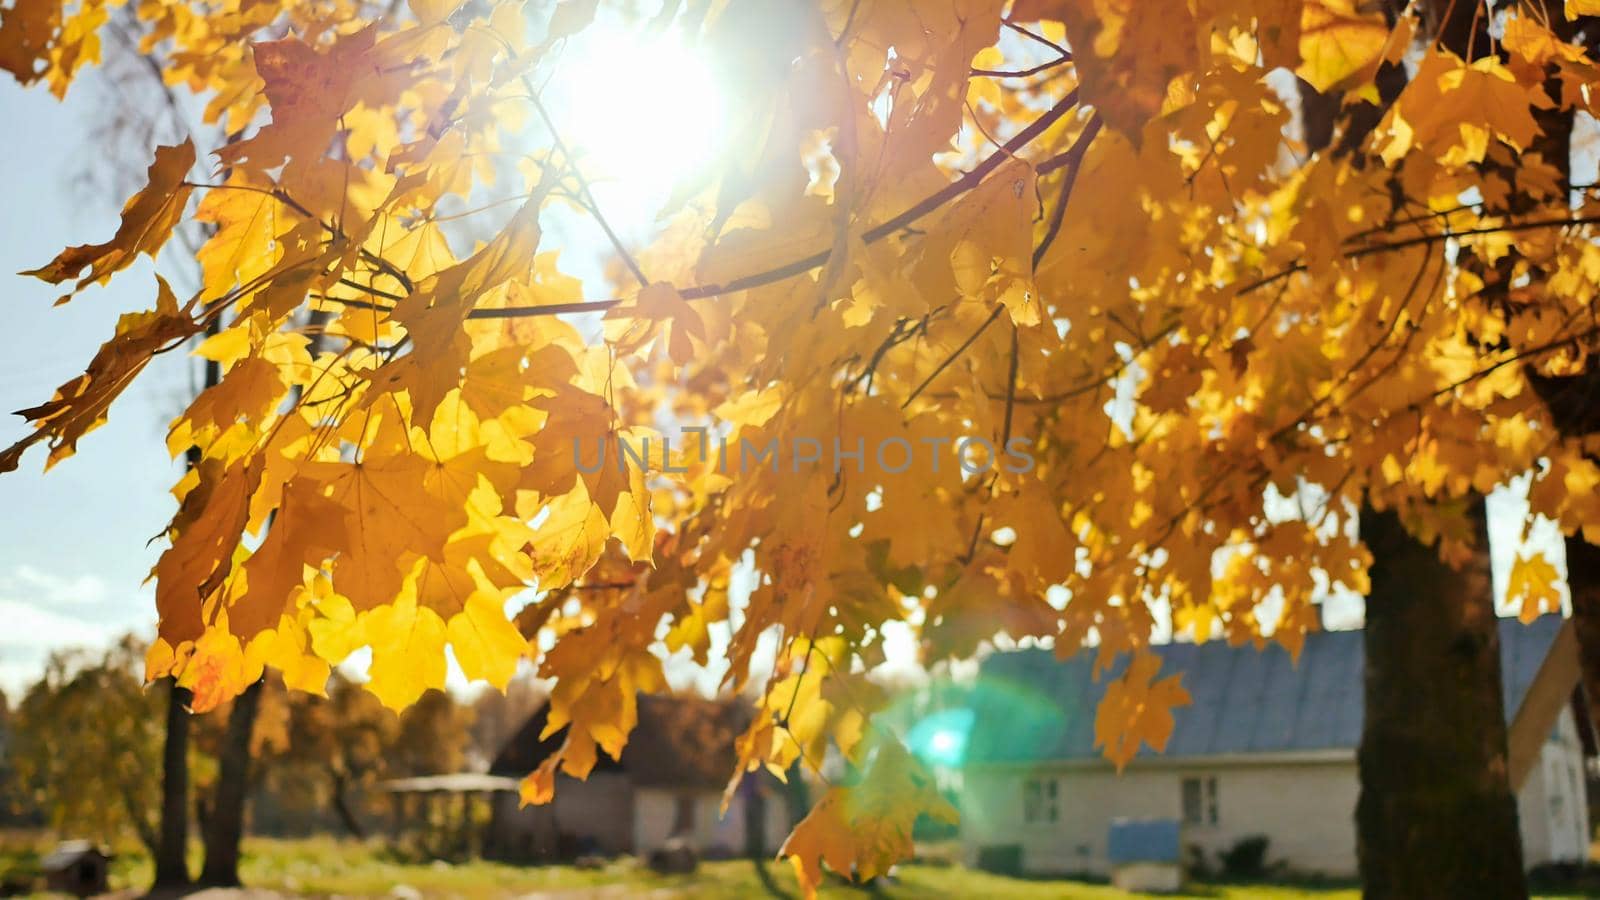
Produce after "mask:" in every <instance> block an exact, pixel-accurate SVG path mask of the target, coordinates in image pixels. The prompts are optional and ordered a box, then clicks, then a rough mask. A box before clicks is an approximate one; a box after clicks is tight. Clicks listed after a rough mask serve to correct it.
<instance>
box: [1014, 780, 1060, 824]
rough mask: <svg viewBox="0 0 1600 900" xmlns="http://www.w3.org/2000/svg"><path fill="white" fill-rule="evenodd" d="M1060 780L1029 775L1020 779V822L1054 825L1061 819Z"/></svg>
mask: <svg viewBox="0 0 1600 900" xmlns="http://www.w3.org/2000/svg"><path fill="white" fill-rule="evenodd" d="M1059 782H1060V780H1059V779H1057V778H1054V777H1043V776H1038V777H1031V778H1024V779H1023V780H1022V823H1023V824H1024V825H1054V824H1055V823H1057V822H1060V821H1061V787H1060V783H1059Z"/></svg>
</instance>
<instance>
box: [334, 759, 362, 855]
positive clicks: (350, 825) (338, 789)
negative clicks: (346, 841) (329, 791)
mask: <svg viewBox="0 0 1600 900" xmlns="http://www.w3.org/2000/svg"><path fill="white" fill-rule="evenodd" d="M333 811H334V812H336V813H338V814H339V822H340V824H342V825H344V827H345V830H346V831H349V832H350V836H351V837H354V838H356V839H358V840H364V839H365V838H366V836H367V829H365V828H363V827H362V826H361V820H360V819H359V818H357V817H356V812H355V810H354V809H351V808H350V782H349V779H348V778H346V777H345V776H343V775H339V774H335V775H334V776H333Z"/></svg>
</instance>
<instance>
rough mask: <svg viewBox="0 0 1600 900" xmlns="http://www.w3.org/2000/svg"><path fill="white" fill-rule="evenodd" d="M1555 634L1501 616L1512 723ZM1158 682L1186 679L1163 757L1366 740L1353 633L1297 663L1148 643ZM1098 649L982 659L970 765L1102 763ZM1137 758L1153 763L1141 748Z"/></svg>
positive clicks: (1546, 622) (1218, 647)
mask: <svg viewBox="0 0 1600 900" xmlns="http://www.w3.org/2000/svg"><path fill="white" fill-rule="evenodd" d="M1560 627H1561V616H1559V615H1556V614H1551V615H1546V616H1541V617H1540V618H1538V619H1536V620H1535V621H1533V622H1532V623H1530V624H1527V625H1523V624H1521V623H1520V622H1518V621H1517V620H1515V619H1502V620H1500V653H1501V660H1502V665H1501V673H1500V675H1501V679H1502V684H1501V686H1502V688H1503V690H1504V692H1505V698H1506V717H1507V719H1508V720H1509V719H1510V718H1511V716H1512V715H1513V714H1514V713H1515V711H1516V709H1517V707H1518V706H1519V705H1520V704H1521V702H1522V697H1523V695H1524V694H1526V693H1527V690H1528V686H1529V685H1530V684H1531V683H1532V682H1533V677H1534V674H1535V673H1536V672H1538V670H1539V664H1540V663H1541V662H1542V661H1543V660H1544V657H1545V652H1546V651H1547V650H1548V649H1549V647H1550V644H1551V642H1552V641H1553V640H1554V639H1555V635H1556V632H1557V630H1559V629H1560ZM1154 649H1155V652H1156V653H1157V654H1159V655H1160V656H1161V657H1162V660H1163V664H1162V667H1161V673H1160V677H1165V676H1167V675H1171V674H1175V673H1179V672H1181V673H1183V686H1184V687H1185V688H1186V689H1188V691H1189V695H1190V697H1191V698H1192V699H1193V703H1191V704H1190V705H1189V706H1184V707H1179V708H1178V709H1176V710H1174V711H1173V718H1174V727H1173V732H1172V739H1171V740H1170V741H1169V742H1168V743H1167V748H1166V751H1165V752H1164V753H1162V754H1160V755H1161V756H1163V757H1185V756H1212V755H1217V754H1225V753H1226V754H1239V753H1267V752H1283V751H1297V750H1329V749H1352V750H1353V749H1354V748H1355V747H1356V746H1357V744H1359V743H1360V740H1361V718H1362V714H1361V713H1362V705H1363V703H1362V683H1361V677H1362V665H1363V662H1364V659H1365V652H1364V649H1363V647H1362V641H1361V632H1360V631H1319V632H1314V633H1312V634H1309V635H1307V636H1306V642H1305V647H1304V648H1303V649H1302V650H1301V652H1300V660H1299V663H1298V665H1296V664H1295V663H1294V662H1292V661H1291V660H1290V658H1289V654H1288V652H1287V651H1285V650H1284V649H1283V648H1282V647H1279V646H1278V645H1276V644H1271V645H1268V646H1267V647H1266V648H1265V649H1262V650H1259V651H1258V650H1256V649H1255V648H1254V647H1253V646H1250V645H1248V644H1247V645H1244V646H1241V647H1230V646H1228V644H1227V643H1226V642H1225V641H1209V642H1207V643H1205V644H1192V643H1174V644H1166V645H1163V646H1159V647H1156V648H1154ZM1094 655H1095V651H1093V650H1084V651H1082V652H1080V653H1078V654H1077V655H1076V656H1073V657H1072V658H1070V659H1068V660H1065V661H1060V660H1057V659H1056V658H1055V654H1054V653H1052V652H1051V651H1048V650H1022V651H1016V652H1009V653H996V654H994V655H992V656H990V657H989V658H988V659H986V660H984V662H983V666H982V669H981V673H980V675H979V680H978V687H977V689H976V690H975V691H974V701H973V702H974V705H975V708H976V716H975V720H974V723H973V730H972V736H971V738H970V740H969V742H968V751H967V760H968V762H969V763H973V762H976V763H994V762H1037V761H1041V760H1059V759H1086V758H1094V757H1098V756H1100V752H1099V751H1098V750H1096V749H1095V748H1094V711H1095V706H1096V704H1098V703H1099V701H1100V698H1101V697H1102V696H1104V694H1105V689H1106V685H1107V684H1108V683H1109V682H1110V681H1111V680H1112V679H1113V678H1115V677H1117V676H1119V675H1120V674H1121V672H1122V669H1123V667H1124V666H1125V665H1126V664H1127V663H1126V660H1121V661H1119V662H1118V663H1117V664H1116V665H1115V666H1113V667H1112V668H1111V670H1110V671H1108V672H1103V673H1101V677H1100V680H1099V681H1098V682H1097V681H1095V679H1094V678H1093V676H1092V673H1093V666H1094ZM1140 755H1141V756H1154V755H1156V754H1155V753H1153V751H1150V750H1149V749H1148V748H1146V749H1141V750H1140Z"/></svg>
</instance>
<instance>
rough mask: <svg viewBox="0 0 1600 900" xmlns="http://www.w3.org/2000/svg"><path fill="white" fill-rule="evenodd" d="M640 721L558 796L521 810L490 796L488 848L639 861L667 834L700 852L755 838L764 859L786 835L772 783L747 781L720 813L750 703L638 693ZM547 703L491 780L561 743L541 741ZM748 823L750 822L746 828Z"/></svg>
mask: <svg viewBox="0 0 1600 900" xmlns="http://www.w3.org/2000/svg"><path fill="white" fill-rule="evenodd" d="M638 702H639V721H638V725H637V726H636V727H635V728H634V730H633V733H632V734H631V735H630V736H629V738H628V745H627V746H626V747H625V748H623V752H622V758H621V759H620V760H613V759H612V758H610V757H609V756H607V755H606V754H605V752H604V751H601V752H600V759H599V762H598V763H597V764H596V765H595V767H594V771H593V772H592V773H591V774H590V775H589V778H588V779H587V780H585V781H579V780H578V779H576V778H572V777H570V776H567V775H558V776H557V777H556V791H555V799H554V800H553V801H551V802H550V803H549V804H546V805H544V806H520V805H519V803H518V798H517V797H516V795H514V794H509V793H502V794H498V795H496V799H495V807H494V811H493V818H492V821H491V823H490V827H489V833H488V838H487V845H488V846H487V847H486V850H487V852H488V853H489V854H490V855H493V856H498V857H501V858H507V859H522V860H540V859H556V858H570V857H572V856H576V855H580V854H590V853H593V854H602V855H614V854H619V853H632V854H635V855H638V856H646V855H648V854H649V853H650V852H651V851H652V850H656V849H659V848H661V847H662V846H663V845H665V844H666V842H667V840H668V838H673V837H678V838H680V839H683V840H687V841H688V842H689V843H690V844H692V845H693V846H694V847H695V848H696V849H697V850H698V851H699V852H700V853H701V854H702V855H705V856H710V857H717V856H734V855H739V854H742V853H744V852H746V851H747V850H748V849H749V848H750V845H751V839H752V838H753V837H755V836H756V835H757V832H756V830H755V828H754V822H753V821H751V820H752V818H753V817H754V818H758V819H759V820H760V821H761V830H760V832H759V836H760V840H761V842H762V845H763V848H764V850H765V852H766V853H767V854H772V853H776V852H777V848H778V847H780V846H782V844H783V840H784V838H785V837H787V836H788V833H789V827H790V824H791V814H790V810H789V808H788V803H787V802H786V801H787V798H786V797H785V795H784V793H783V792H782V791H781V790H778V789H777V787H778V782H777V781H776V780H775V779H773V778H771V777H770V776H766V775H764V774H761V775H750V776H746V780H745V782H744V783H743V784H742V785H741V789H740V790H739V792H738V794H737V795H736V796H735V798H734V800H733V802H731V803H729V805H728V811H727V813H726V814H724V813H723V812H722V809H721V807H722V792H723V788H724V787H725V786H726V785H727V783H728V776H729V774H730V773H731V772H733V771H734V767H735V761H734V750H733V745H734V739H735V738H736V737H737V736H738V735H739V733H740V732H741V731H743V730H744V726H745V724H746V723H747V722H748V721H749V715H750V712H749V707H748V704H739V703H734V702H719V701H713V700H705V699H702V698H699V697H686V696H685V697H672V696H653V695H648V694H641V695H640V696H639V701H638ZM548 715H549V707H548V706H545V707H542V708H540V709H539V710H538V711H537V712H535V713H534V714H533V715H532V716H531V717H530V718H529V719H528V721H527V723H525V724H524V725H523V726H522V728H521V729H520V730H519V731H518V732H517V733H516V734H515V735H513V736H512V738H511V739H510V740H509V741H507V742H506V745H505V747H504V748H503V749H502V750H501V752H500V754H499V756H497V757H496V758H495V760H494V762H493V763H492V765H491V766H490V772H491V773H493V774H494V775H504V776H511V777H515V778H521V777H523V776H525V775H527V774H528V773H529V772H532V771H533V770H534V769H535V768H537V767H538V765H539V763H541V762H543V761H544V759H545V758H546V757H548V756H549V755H550V754H552V753H554V752H555V751H556V749H557V748H559V747H560V746H561V742H562V740H563V739H564V738H565V736H566V735H565V732H564V731H559V732H557V733H555V734H553V735H550V736H549V737H547V738H543V739H541V735H542V734H543V732H544V728H545V723H546V722H547V721H548ZM747 822H750V825H749V827H747Z"/></svg>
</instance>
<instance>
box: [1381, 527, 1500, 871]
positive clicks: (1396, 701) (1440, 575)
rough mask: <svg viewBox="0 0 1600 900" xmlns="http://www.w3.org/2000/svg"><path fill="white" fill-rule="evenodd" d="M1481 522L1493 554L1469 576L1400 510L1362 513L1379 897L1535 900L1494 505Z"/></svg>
mask: <svg viewBox="0 0 1600 900" xmlns="http://www.w3.org/2000/svg"><path fill="white" fill-rule="evenodd" d="M1471 515H1472V518H1473V520H1474V522H1475V523H1476V531H1477V537H1478V543H1477V546H1478V548H1479V552H1478V553H1477V554H1476V555H1475V556H1474V558H1473V560H1472V562H1471V563H1470V564H1469V565H1467V566H1466V567H1464V568H1463V569H1461V570H1456V569H1453V568H1451V567H1450V566H1448V565H1446V564H1445V563H1443V562H1442V561H1440V559H1439V556H1438V553H1437V552H1436V551H1435V550H1434V549H1433V548H1431V547H1427V546H1424V545H1422V544H1421V543H1419V542H1417V541H1416V539H1414V538H1413V537H1412V536H1411V535H1410V534H1409V533H1408V532H1407V531H1406V530H1405V527H1404V526H1403V525H1402V524H1401V522H1400V518H1399V516H1397V515H1396V514H1394V513H1392V512H1381V513H1380V512H1373V511H1371V510H1367V511H1364V512H1363V513H1362V516H1361V536H1362V538H1363V539H1364V540H1365V541H1366V543H1367V546H1368V547H1369V548H1370V549H1371V551H1372V556H1373V564H1372V570H1371V576H1372V595H1371V597H1370V598H1369V599H1368V601H1367V622H1366V629H1365V632H1364V635H1363V643H1364V645H1365V647H1366V675H1365V695H1366V716H1365V720H1364V724H1363V727H1362V732H1361V748H1360V752H1359V756H1358V763H1359V766H1360V771H1361V799H1360V801H1359V803H1358V804H1357V806H1356V826H1357V850H1358V854H1359V857H1360V866H1361V885H1362V895H1363V896H1364V897H1365V898H1368V900H1388V898H1398V900H1431V898H1439V900H1447V898H1448V900H1457V898H1469V897H1494V898H1525V897H1527V896H1528V892H1527V887H1526V885H1525V883H1524V880H1523V868H1522V839H1521V835H1520V832H1519V830H1518V827H1517V805H1516V799H1515V798H1514V797H1513V796H1512V793H1511V787H1510V784H1509V782H1508V781H1507V773H1506V719H1505V708H1504V701H1503V698H1502V697H1501V693H1500V640H1499V628H1498V619H1497V617H1496V616H1495V610H1494V594H1493V586H1492V580H1491V578H1490V574H1489V557H1488V533H1487V528H1486V524H1485V513H1484V505H1483V502H1482V500H1481V499H1480V500H1478V501H1477V502H1476V503H1475V504H1474V507H1473V510H1472V512H1471Z"/></svg>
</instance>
